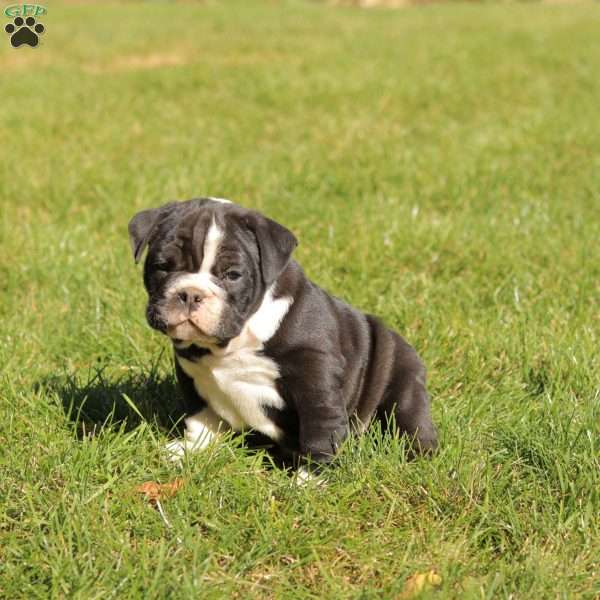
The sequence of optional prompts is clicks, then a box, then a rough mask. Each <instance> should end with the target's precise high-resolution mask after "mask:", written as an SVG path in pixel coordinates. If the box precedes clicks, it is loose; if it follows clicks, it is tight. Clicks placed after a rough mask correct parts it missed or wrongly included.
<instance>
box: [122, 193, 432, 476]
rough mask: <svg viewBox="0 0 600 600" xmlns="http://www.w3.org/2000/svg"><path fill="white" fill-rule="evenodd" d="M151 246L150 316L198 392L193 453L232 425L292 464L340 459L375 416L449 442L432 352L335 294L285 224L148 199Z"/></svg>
mask: <svg viewBox="0 0 600 600" xmlns="http://www.w3.org/2000/svg"><path fill="white" fill-rule="evenodd" d="M129 235H130V241H131V247H132V250H133V255H134V258H135V261H136V262H139V260H140V258H141V256H142V254H143V252H144V250H145V249H146V248H148V254H147V258H146V261H145V264H144V284H145V287H146V290H147V292H148V307H147V311H146V314H147V319H148V323H149V324H150V326H151V327H153V328H154V329H157V330H158V331H160V332H162V333H164V334H165V335H167V336H169V338H170V339H171V341H172V343H173V348H174V352H175V366H176V371H177V378H178V381H179V383H180V386H181V389H182V391H183V395H184V397H185V410H186V414H187V416H186V418H185V426H186V431H185V437H184V439H183V440H176V441H175V442H174V443H172V444H171V445H170V450H171V452H173V453H175V454H180V455H181V454H183V453H184V452H185V451H188V450H195V449H200V448H203V447H205V446H206V445H207V444H208V443H209V442H210V441H211V439H212V438H213V437H214V435H215V434H216V433H217V432H219V431H224V430H228V429H232V430H234V431H237V432H242V431H249V432H252V435H254V436H255V438H256V439H258V441H259V442H265V441H266V442H268V443H269V444H271V445H272V446H273V448H274V452H275V455H276V456H277V457H278V458H279V459H280V461H281V463H282V464H290V465H296V466H298V465H299V464H312V465H316V466H319V465H321V464H323V463H328V462H330V461H331V460H332V459H333V458H334V457H335V454H336V452H337V449H338V447H339V445H340V444H341V443H342V441H343V440H344V439H345V438H346V437H347V436H348V435H349V433H350V432H352V431H354V432H358V433H360V432H362V431H364V429H365V428H366V427H367V425H368V424H369V423H370V422H372V421H373V420H379V421H381V422H382V423H383V425H384V426H385V427H386V428H388V427H390V426H393V427H394V428H395V429H396V430H397V431H398V432H399V433H402V434H406V435H407V436H409V438H410V440H411V442H412V448H413V451H414V452H418V453H424V452H425V453H428V452H430V451H432V450H434V449H435V447H436V437H437V436H436V430H435V427H434V425H433V423H432V420H431V414H430V408H429V398H428V395H427V391H426V389H425V368H424V366H423V363H422V362H421V360H420V358H419V356H418V355H417V353H416V352H415V351H414V349H413V348H412V347H411V346H409V344H408V343H407V342H406V341H405V340H404V339H403V338H401V337H400V336H399V335H398V334H397V333H395V332H393V331H391V330H390V329H388V328H387V327H385V326H384V325H383V324H382V323H381V322H380V321H379V320H378V319H377V318H375V317H373V316H371V315H367V314H363V313H362V312H360V311H358V310H356V309H354V308H352V307H351V306H349V305H348V304H346V303H344V302H343V301H341V300H339V299H338V298H334V297H333V296H330V295H329V294H328V293H327V292H325V291H324V290H322V289H321V288H320V287H318V286H317V285H316V284H314V283H313V282H311V281H310V280H309V279H308V278H307V277H306V276H305V274H304V272H303V271H302V268H301V267H300V265H299V264H298V263H297V262H295V261H294V260H292V258H291V256H292V253H293V251H294V248H295V247H296V245H297V241H296V238H295V237H294V235H293V234H292V233H291V232H290V231H288V229H286V228H285V227H283V226H282V225H280V224H278V223H276V222H275V221H272V220H271V219H268V218H267V217H264V216H263V215H261V214H259V213H258V212H255V211H252V210H247V209H245V208H242V207H241V206H237V205H236V204H233V203H231V202H229V201H227V200H221V199H217V198H200V199H193V200H189V201H187V202H172V203H170V204H166V205H165V206H162V207H160V208H155V209H151V210H144V211H142V212H140V213H138V214H137V215H135V216H134V217H133V219H132V220H131V222H130V223H129Z"/></svg>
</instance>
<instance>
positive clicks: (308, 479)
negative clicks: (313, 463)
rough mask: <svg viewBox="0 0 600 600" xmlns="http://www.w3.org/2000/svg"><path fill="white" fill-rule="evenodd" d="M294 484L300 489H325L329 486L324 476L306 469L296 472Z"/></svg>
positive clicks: (302, 468)
mask: <svg viewBox="0 0 600 600" xmlns="http://www.w3.org/2000/svg"><path fill="white" fill-rule="evenodd" d="M294 484H295V485H297V486H298V487H305V486H307V485H316V486H317V487H323V486H325V485H327V481H326V480H325V478H324V477H323V476H322V475H318V474H317V473H314V472H311V471H309V470H308V469H306V468H305V467H301V468H300V469H298V470H297V471H296V474H295V476H294Z"/></svg>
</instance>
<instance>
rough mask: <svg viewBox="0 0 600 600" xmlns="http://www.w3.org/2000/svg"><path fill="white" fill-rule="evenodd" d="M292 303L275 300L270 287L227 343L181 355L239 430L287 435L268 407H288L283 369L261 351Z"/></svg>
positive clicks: (181, 361)
mask: <svg viewBox="0 0 600 600" xmlns="http://www.w3.org/2000/svg"><path fill="white" fill-rule="evenodd" d="M291 303H292V299H291V298H278V299H274V298H273V293H272V290H268V292H267V293H266V294H265V297H264V299H263V302H262V303H261V306H260V308H259V309H258V311H257V312H256V313H255V314H254V315H253V316H252V317H251V318H250V319H249V320H248V322H247V323H246V325H245V326H244V329H243V330H242V332H241V334H240V335H239V336H238V337H237V338H234V339H233V340H231V342H230V343H229V344H228V345H227V347H225V348H213V349H212V353H211V354H208V355H206V356H203V357H202V358H201V359H200V360H198V361H190V360H187V359H185V358H181V357H177V360H178V361H179V364H180V365H181V368H182V369H183V370H184V371H185V373H186V374H187V375H188V376H189V377H191V378H192V379H193V380H194V386H195V388H196V390H197V391H198V393H199V394H200V395H201V396H202V398H204V399H205V400H206V402H207V403H208V404H209V406H210V407H211V408H212V409H213V410H214V412H215V413H216V414H217V415H218V416H219V417H220V418H222V419H223V420H224V421H226V422H227V423H228V424H229V425H230V426H231V427H232V428H233V429H234V430H236V431H242V430H244V429H248V428H250V429H255V430H257V431H260V432H261V433H263V434H265V435H267V436H268V437H270V438H271V439H274V440H277V439H280V438H281V435H282V432H281V430H280V429H279V428H278V427H277V426H276V425H275V424H274V423H273V422H272V421H271V420H270V419H269V418H268V417H267V416H266V415H265V413H264V410H263V407H267V406H270V407H273V408H283V406H284V402H283V400H282V398H281V396H280V395H279V393H278V391H277V388H276V386H275V381H276V380H277V379H278V378H279V369H278V367H277V364H276V363H275V362H274V361H273V360H271V359H270V358H268V357H266V356H263V355H261V354H260V351H261V350H262V348H263V346H264V343H265V342H266V341H267V340H268V339H270V338H271V337H272V336H273V335H274V333H275V332H276V331H277V328H278V327H279V325H280V323H281V321H282V320H283V318H284V317H285V315H286V313H287V311H288V310H289V307H290V305H291Z"/></svg>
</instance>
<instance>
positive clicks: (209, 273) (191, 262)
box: [129, 199, 296, 346]
mask: <svg viewBox="0 0 600 600" xmlns="http://www.w3.org/2000/svg"><path fill="white" fill-rule="evenodd" d="M129 232H130V238H131V243H132V248H133V251H134V256H135V258H136V261H137V260H139V257H140V256H141V254H142V253H143V251H144V248H145V247H146V246H147V247H148V255H147V258H146V262H145V265H144V284H145V286H146V290H147V292H148V307H147V318H148V323H149V324H150V326H151V327H153V328H155V329H158V330H159V331H161V332H163V333H165V334H167V335H168V336H169V337H171V338H172V339H173V340H174V342H175V343H176V344H185V343H194V344H196V345H199V346H211V345H221V346H222V345H225V344H227V342H228V341H229V340H231V339H232V338H234V337H236V336H237V335H239V334H240V333H241V331H242V329H243V327H244V324H245V323H246V321H247V320H248V318H249V317H250V316H251V315H252V314H253V313H254V312H255V311H256V310H257V309H258V307H259V306H260V303H261V301H262V299H263V297H264V295H265V292H266V291H267V289H268V288H269V287H270V286H271V285H272V284H273V282H274V281H275V280H276V279H277V277H278V276H279V274H280V273H281V272H282V271H283V270H284V269H285V267H286V265H287V263H288V262H289V259H290V256H291V253H292V251H293V249H294V247H295V246H296V240H295V238H294V236H293V235H292V234H291V233H290V232H289V231H288V230H287V229H285V227H283V226H281V225H279V224H278V223H275V222H274V221H271V220H270V219H267V218H266V217H263V216H262V215H260V214H258V213H256V212H253V211H249V210H246V209H243V208H241V207H239V206H237V205H235V204H231V203H226V202H223V201H216V200H211V199H200V200H190V201H188V202H177V203H172V204H168V205H165V206H163V207H161V208H158V209H153V210H150V211H143V212H141V213H138V214H137V215H136V216H135V217H134V218H133V219H132V220H131V222H130V224H129Z"/></svg>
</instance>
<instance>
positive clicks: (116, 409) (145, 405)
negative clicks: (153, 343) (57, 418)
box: [36, 367, 184, 436]
mask: <svg viewBox="0 0 600 600" xmlns="http://www.w3.org/2000/svg"><path fill="white" fill-rule="evenodd" d="M36 387H37V388H38V389H42V390H44V391H45V392H46V393H49V394H53V395H55V396H56V397H57V398H58V399H59V401H60V402H61V403H62V408H63V410H64V411H65V415H66V416H67V418H68V419H69V420H70V421H72V422H73V423H74V424H75V426H76V427H77V432H78V434H79V435H80V436H84V435H95V434H96V433H97V432H98V431H99V430H101V429H103V428H106V427H110V428H119V429H123V430H125V431H129V430H131V429H134V428H135V427H137V426H138V425H139V424H140V423H142V421H147V422H149V423H153V424H155V425H156V426H157V427H158V428H160V429H162V430H165V431H168V432H173V433H174V434H175V433H181V432H182V431H183V416H184V408H183V399H182V397H181V394H180V391H179V388H178V386H177V382H176V380H175V377H174V375H167V376H165V375H161V374H160V373H159V372H158V369H157V368H156V367H151V368H150V369H149V370H147V371H128V372H126V373H125V374H123V375H116V376H115V375H114V374H112V373H111V374H108V373H107V368H106V367H98V368H96V369H94V370H92V371H90V372H88V373H87V375H86V376H85V377H84V378H82V377H81V376H76V375H73V374H65V375H64V376H60V375H59V376H53V377H49V378H47V379H45V380H43V381H40V382H38V384H37V386H36Z"/></svg>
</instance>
